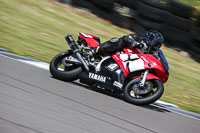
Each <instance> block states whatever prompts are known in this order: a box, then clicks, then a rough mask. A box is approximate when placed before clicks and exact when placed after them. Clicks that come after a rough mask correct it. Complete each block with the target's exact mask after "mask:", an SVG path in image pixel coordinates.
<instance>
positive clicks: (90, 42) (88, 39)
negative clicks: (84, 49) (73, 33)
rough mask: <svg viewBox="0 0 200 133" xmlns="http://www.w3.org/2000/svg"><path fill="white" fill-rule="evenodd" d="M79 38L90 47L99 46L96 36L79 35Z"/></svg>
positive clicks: (81, 33)
mask: <svg viewBox="0 0 200 133" xmlns="http://www.w3.org/2000/svg"><path fill="white" fill-rule="evenodd" d="M79 38H80V39H81V40H84V41H85V42H86V43H87V44H88V45H89V46H90V47H97V46H98V45H99V44H100V39H99V38H98V37H97V36H94V35H91V34H88V33H83V32H80V33H79Z"/></svg>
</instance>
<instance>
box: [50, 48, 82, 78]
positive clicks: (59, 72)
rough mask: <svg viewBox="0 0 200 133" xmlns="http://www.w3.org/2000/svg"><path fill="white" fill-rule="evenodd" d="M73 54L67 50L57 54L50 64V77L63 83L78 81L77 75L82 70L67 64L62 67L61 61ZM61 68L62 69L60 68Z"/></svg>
mask: <svg viewBox="0 0 200 133" xmlns="http://www.w3.org/2000/svg"><path fill="white" fill-rule="evenodd" d="M72 55H73V52H72V51H71V50H67V51H64V52H61V53H59V54H57V55H56V56H55V57H54V58H53V59H52V60H51V63H50V66H49V71H50V73H51V75H52V76H53V77H54V78H56V79H60V80H64V81H73V80H76V79H78V77H79V75H80V74H81V73H82V71H83V69H82V67H81V66H80V65H76V64H69V65H68V66H66V65H63V60H64V59H65V58H66V57H68V56H72ZM60 66H62V68H60Z"/></svg>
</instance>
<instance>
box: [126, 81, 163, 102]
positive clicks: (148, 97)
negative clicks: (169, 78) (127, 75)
mask: <svg viewBox="0 0 200 133" xmlns="http://www.w3.org/2000/svg"><path fill="white" fill-rule="evenodd" d="M146 82H149V84H152V87H153V88H152V90H151V91H149V92H148V93H146V94H137V93H136V92H135V90H134V89H133V87H134V86H135V85H136V84H138V83H137V82H136V80H131V81H130V82H128V83H127V84H126V86H125V88H124V90H123V93H124V99H125V100H126V101H127V102H129V103H133V104H135V105H148V104H151V103H153V102H155V101H156V100H158V99H159V98H160V97H161V96H162V94H163V92H164V86H163V83H162V82H161V81H160V80H157V79H156V80H148V81H146Z"/></svg>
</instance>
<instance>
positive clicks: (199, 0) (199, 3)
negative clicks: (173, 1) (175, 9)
mask: <svg viewBox="0 0 200 133" xmlns="http://www.w3.org/2000/svg"><path fill="white" fill-rule="evenodd" d="M179 1H180V2H182V3H184V4H187V5H191V6H193V7H195V8H196V9H198V10H200V0H179Z"/></svg>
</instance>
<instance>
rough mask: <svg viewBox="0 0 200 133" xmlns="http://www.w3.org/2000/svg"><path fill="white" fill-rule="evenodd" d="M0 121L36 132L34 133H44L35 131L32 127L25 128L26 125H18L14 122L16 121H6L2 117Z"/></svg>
mask: <svg viewBox="0 0 200 133" xmlns="http://www.w3.org/2000/svg"><path fill="white" fill-rule="evenodd" d="M0 120H3V121H6V122H8V123H10V124H13V125H17V126H20V127H23V128H25V129H29V130H31V131H34V132H36V133H44V132H41V131H38V130H36V129H33V128H31V127H28V126H25V125H22V124H19V123H16V122H14V121H10V120H7V119H4V118H2V117H0Z"/></svg>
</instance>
